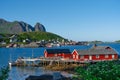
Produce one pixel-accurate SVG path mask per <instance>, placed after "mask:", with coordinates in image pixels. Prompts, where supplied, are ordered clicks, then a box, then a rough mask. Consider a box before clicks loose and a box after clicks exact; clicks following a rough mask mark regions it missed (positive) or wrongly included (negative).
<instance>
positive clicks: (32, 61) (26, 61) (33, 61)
mask: <svg viewBox="0 0 120 80" xmlns="http://www.w3.org/2000/svg"><path fill="white" fill-rule="evenodd" d="M86 63H88V61H86V62H85V61H84V62H82V61H78V60H77V61H76V60H73V59H62V58H60V57H52V58H45V57H40V58H18V59H17V60H16V61H15V62H13V63H12V66H35V67H44V66H48V65H57V66H60V65H70V64H77V65H79V64H86Z"/></svg>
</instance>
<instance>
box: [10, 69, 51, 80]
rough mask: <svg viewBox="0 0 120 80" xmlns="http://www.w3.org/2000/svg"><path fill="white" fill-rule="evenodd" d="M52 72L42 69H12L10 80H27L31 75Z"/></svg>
mask: <svg viewBox="0 0 120 80" xmlns="http://www.w3.org/2000/svg"><path fill="white" fill-rule="evenodd" d="M47 72H50V71H48V70H47V71H46V70H44V69H43V68H42V67H12V68H11V70H10V72H9V78H8V80H25V78H26V77H28V76H29V75H38V76H39V75H41V74H45V73H47Z"/></svg>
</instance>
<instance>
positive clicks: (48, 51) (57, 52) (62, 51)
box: [46, 49, 71, 54]
mask: <svg viewBox="0 0 120 80" xmlns="http://www.w3.org/2000/svg"><path fill="white" fill-rule="evenodd" d="M46 51H47V53H48V54H59V53H67V54H71V52H70V50H69V49H46Z"/></svg>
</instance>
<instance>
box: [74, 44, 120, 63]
mask: <svg viewBox="0 0 120 80" xmlns="http://www.w3.org/2000/svg"><path fill="white" fill-rule="evenodd" d="M72 56H73V59H74V60H79V61H87V60H90V61H104V60H117V59H118V54H117V52H116V51H115V50H114V49H112V48H111V47H108V46H94V47H92V48H91V49H88V50H74V51H73V53H72Z"/></svg>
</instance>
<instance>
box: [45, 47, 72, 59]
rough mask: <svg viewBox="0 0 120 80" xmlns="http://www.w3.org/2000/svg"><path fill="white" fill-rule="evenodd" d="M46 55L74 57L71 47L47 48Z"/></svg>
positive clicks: (47, 56)
mask: <svg viewBox="0 0 120 80" xmlns="http://www.w3.org/2000/svg"><path fill="white" fill-rule="evenodd" d="M44 57H45V58H49V57H60V58H63V59H72V55H71V51H70V50H69V49H46V50H45V51H44Z"/></svg>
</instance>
